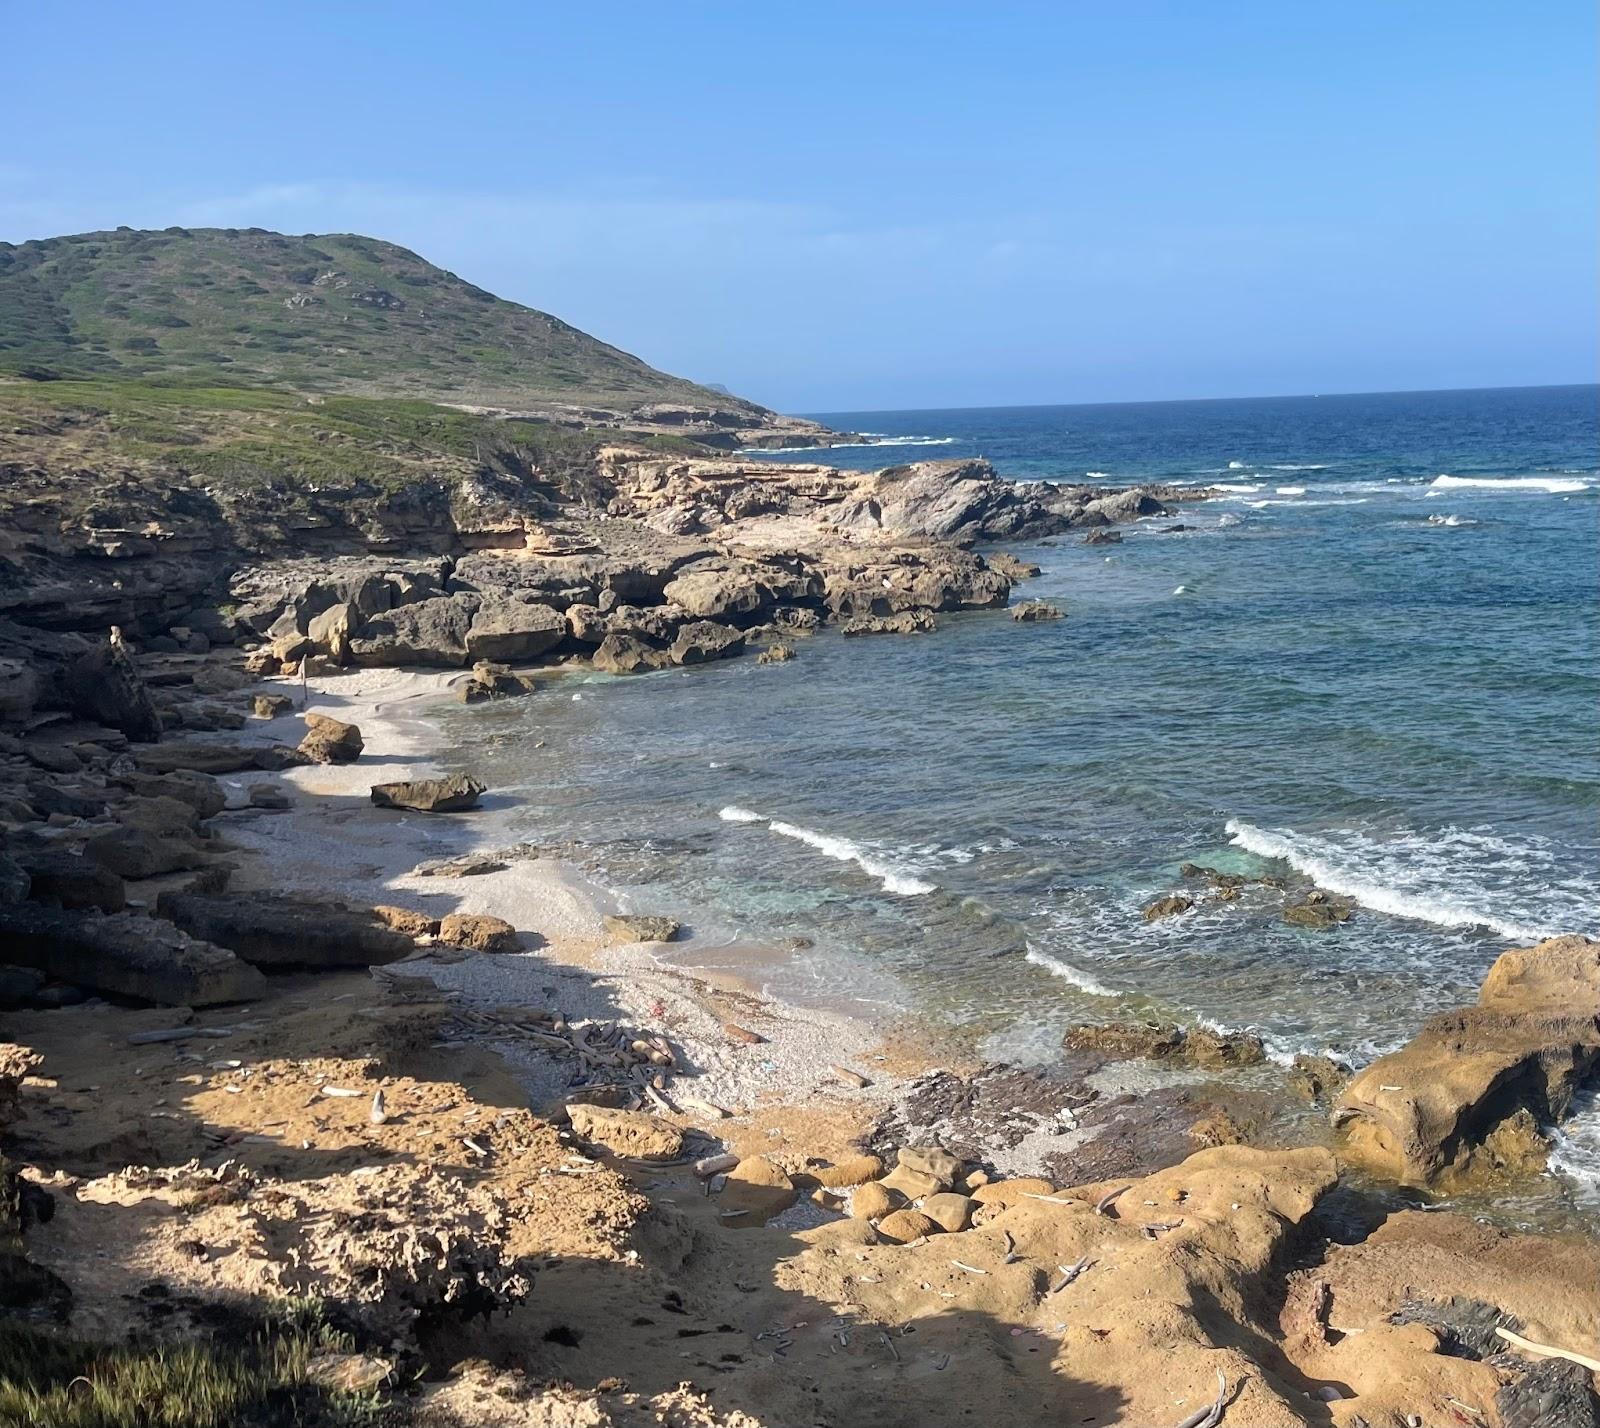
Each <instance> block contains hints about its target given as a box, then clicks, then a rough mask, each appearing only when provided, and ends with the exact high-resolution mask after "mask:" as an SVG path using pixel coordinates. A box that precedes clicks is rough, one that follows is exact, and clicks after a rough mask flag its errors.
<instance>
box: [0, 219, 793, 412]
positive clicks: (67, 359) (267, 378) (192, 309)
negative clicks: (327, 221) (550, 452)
mask: <svg viewBox="0 0 1600 1428" xmlns="http://www.w3.org/2000/svg"><path fill="white" fill-rule="evenodd" d="M0 373H11V374H17V375H26V376H34V377H40V378H49V377H52V376H59V377H80V378H81V377H93V376H101V375H106V376H115V377H119V378H122V379H130V378H133V379H141V380H144V381H146V382H151V381H154V382H176V383H180V384H183V385H185V386H188V387H191V388H193V387H205V386H223V385H226V386H259V385H267V386H275V387H287V388H301V389H305V390H310V391H321V392H346V393H352V394H365V395H374V396H397V395H405V396H408V397H413V398H415V397H421V398H426V399H429V400H432V401H435V402H447V403H459V404H463V405H477V406H493V407H500V408H509V409H524V408H536V407H539V406H542V405H548V404H560V405H563V406H568V407H571V406H596V407H604V408H616V409H623V410H633V409H636V408H637V407H639V406H640V405H642V404H648V403H657V402H661V403H672V404H681V405H688V406H699V407H704V406H715V407H721V408H723V409H725V410H726V409H730V408H731V409H734V410H737V411H743V412H748V413H749V414H750V415H751V417H752V419H754V420H759V419H760V417H761V416H763V415H764V411H763V409H762V408H760V407H757V406H754V405H753V404H751V403H748V402H743V401H740V400H739V399H737V398H730V397H728V396H726V395H724V394H721V393H717V392H713V391H711V390H709V389H708V388H705V387H701V386H698V385H696V384H695V383H693V382H688V381H684V380H683V379H681V378H678V377H673V376H669V375H668V374H666V373H664V372H658V371H656V370H655V369H654V368H653V367H650V366H649V365H647V364H646V363H644V362H642V361H640V360H639V359H638V358H637V357H633V356H630V355H629V354H628V353H626V352H622V351H619V350H618V349H617V348H615V347H611V346H608V345H607V344H606V343H604V342H601V341H599V340H598V339H596V338H593V337H590V336H589V335H588V334H587V333H584V332H580V331H579V330H578V329H577V328H575V327H572V326H570V325H569V324H567V323H565V322H562V321H561V320H560V319H559V318H556V317H552V316H550V315H549V314H548V313H543V312H538V311H535V310H534V309H532V308H527V307H523V306H521V305H520V304H518V303H514V302H507V301H506V300H505V299H503V298H498V297H495V296H494V295H493V294H492V293H488V292H485V291H484V290H483V289H482V288H478V287H474V286H473V285H472V284H471V283H468V282H465V281H463V280H462V279H461V278H458V277H456V276H455V274H453V273H448V272H445V271H444V270H443V269H442V268H436V267H434V266H433V265H432V264H431V263H428V262H426V261H424V260H423V259H422V258H419V257H418V256H417V255H416V254H415V253H411V252H408V251H407V250H406V249H404V248H400V247H396V246H395V245H394V244H392V243H384V242H380V241H379V240H377V239H374V238H363V237H360V236H357V235H354V234H347V233H340V234H327V235H320V236H319V235H313V234H307V235H304V236H301V237H290V236H286V235H284V234H279V233H269V232H267V231H266V230H264V229H260V228H244V229H238V228H197V229H186V228H167V229H162V230H160V231H159V232H147V231H136V230H134V229H131V228H119V229H117V230H115V231H114V232H108V233H83V234H76V235H73V236H71V237H63V238H46V239H41V240H35V241H30V242H27V243H20V244H11V243H0Z"/></svg>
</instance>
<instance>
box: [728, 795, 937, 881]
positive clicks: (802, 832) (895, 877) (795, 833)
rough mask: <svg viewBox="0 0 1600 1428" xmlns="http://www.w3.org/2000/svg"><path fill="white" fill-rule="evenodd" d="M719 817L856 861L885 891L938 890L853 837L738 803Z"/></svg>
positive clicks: (843, 860)
mask: <svg viewBox="0 0 1600 1428" xmlns="http://www.w3.org/2000/svg"><path fill="white" fill-rule="evenodd" d="M717 816H718V817H719V818H721V819H722V820H723V822H725V823H765V824H766V825H767V830H768V832H771V833H776V834H777V835H778V836H779V837H780V838H793V839H794V840H795V841H796V842H798V843H804V844H805V845H806V847H808V848H814V849H815V850H816V851H817V852H819V853H821V854H822V855H823V856H824V857H825V858H832V859H833V860H834V861H835V862H839V863H854V864H855V865H856V866H857V867H858V868H860V869H861V871H862V872H864V873H865V874H867V876H868V877H873V878H877V879H878V882H879V884H880V886H881V887H882V888H883V890H884V891H885V892H887V893H894V894H895V895H896V896H897V897H921V896H923V895H924V894H925V893H931V892H937V891H938V887H937V886H936V885H935V884H933V883H930V882H926V881H924V880H923V879H922V878H919V877H917V876H916V875H915V872H914V870H911V869H908V868H905V867H896V866H895V865H894V864H892V863H889V862H886V861H885V860H884V859H882V858H880V857H878V856H876V855H875V854H874V853H873V852H872V851H871V850H870V849H868V848H866V847H864V846H863V845H862V844H860V843H855V842H852V841H851V840H850V839H849V838H837V837H835V836H834V835H833V834H831V833H818V832H817V831H816V830H815V829H814V828H802V827H801V826H800V825H799V824H798V823H785V822H784V821H783V820H782V819H779V818H768V817H767V816H766V815H765V814H761V813H753V812H751V811H750V809H748V808H741V807H739V805H738V804H736V803H730V804H729V805H728V806H727V807H726V808H723V809H721V810H719V812H718V814H717Z"/></svg>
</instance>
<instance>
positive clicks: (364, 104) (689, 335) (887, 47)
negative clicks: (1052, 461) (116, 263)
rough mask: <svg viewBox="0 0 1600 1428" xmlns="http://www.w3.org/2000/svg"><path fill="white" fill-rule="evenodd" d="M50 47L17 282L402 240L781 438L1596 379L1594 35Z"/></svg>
mask: <svg viewBox="0 0 1600 1428" xmlns="http://www.w3.org/2000/svg"><path fill="white" fill-rule="evenodd" d="M11 30H12V35H13V43H14V46H15V51H16V53H17V54H19V55H25V56H27V63H26V64H25V65H22V66H20V67H19V68H20V73H19V74H18V75H17V76H16V77H15V78H14V82H13V95H14V99H13V104H14V107H15V108H16V110H17V111H18V112H20V113H34V114H39V115H45V114H48V115H49V116H50V122H49V123H47V124H40V125H38V126H36V128H35V130H34V132H32V133H31V134H30V136H29V140H28V143H27V144H26V145H18V146H13V149H12V152H11V154H10V156H9V157H8V158H7V160H6V161H5V162H4V163H0V238H5V239H9V240H13V241H22V240H25V239H27V238H31V237H47V236H53V235H56V234H61V233H71V232H83V231H87V230H93V229H99V228H114V227H116V226H118V225H120V224H128V225H131V226H133V227H145V228H161V227H167V226H169V225H172V224H181V225H183V226H189V227H194V226H204V225H216V226H223V227H248V226H260V227H264V228H270V229H278V230H281V231H287V232H292V233H300V232H327V231H330V230H333V231H350V232H360V233H366V234H370V235H372V236H374V237H379V238H384V239H387V240H389V241H392V242H396V243H400V244H403V245H404V246H406V247H408V248H411V249H413V250H415V251H416V252H418V253H420V254H421V255H422V256H423V257H425V258H426V259H428V260H429V261H431V262H434V263H437V264H439V265H440V266H442V267H445V268H448V269H450V270H451V271H453V272H456V273H459V274H460V275H461V276H463V277H464V278H466V279H468V280H469V281H472V282H474V283H477V284H478V285H480V286H483V287H486V288H488V289H490V290H491V291H494V292H496V293H498V294H500V295H501V296H504V297H507V298H511V299H513V300H515V301H518V302H522V303H525V304H527V305H529V306H531V307H534V308H538V309H541V310H543V311H547V312H551V313H554V314H556V315H557V316H559V317H561V318H563V319H564V320H566V321H568V322H571V323H573V324H575V325H577V326H578V327H580V328H582V329H583V330H585V331H587V332H590V333H593V334H594V335H596V336H597V337H600V338H601V339H603V340H604V341H606V342H609V343H612V344H614V345H616V346H618V347H621V348H623V349H625V350H627V351H629V352H633V353H636V354H637V355H639V356H640V357H642V358H644V359H645V360H646V361H648V362H650V363H651V364H652V365H654V366H657V367H659V368H662V369H663V370H665V371H668V372H672V373H676V374H678V375H682V376H685V377H690V378H693V379H695V380H698V381H701V382H708V383H719V384H722V385H725V386H727V387H728V388H729V389H730V390H732V391H734V392H737V393H739V394H740V395H742V396H747V397H750V398H752V399H754V400H756V401H759V402H762V403H764V404H766V405H769V406H772V407H775V408H777V409H779V410H784V411H818V410H821V411H842V410H849V409H854V410H907V409H915V408H922V409H940V408H953V407H974V406H992V405H997V404H1007V405H1057V404H1091V405H1092V404H1096V403H1102V402H1111V401H1118V402H1122V401H1128V402H1132V401H1173V400H1210V399H1223V398H1218V397H1217V396H1216V394H1218V393H1225V394H1227V395H1229V396H1250V395H1272V394H1307V393H1317V392H1327V393H1333V392H1351V393H1354V392H1367V391H1385V390H1462V389H1472V388H1493V387H1514V386H1542V385H1566V384H1571V383H1573V382H1574V381H1577V380H1582V374H1593V373H1594V372H1595V370H1596V367H1597V364H1600V346H1597V341H1596V324H1595V321H1594V317H1595V309H1596V306H1597V289H1596V274H1595V265H1594V262H1593V253H1594V251H1595V249H1596V247H1597V246H1600V222H1597V215H1596V202H1595V193H1594V185H1593V183H1592V175H1591V165H1592V152H1591V141H1590V136H1591V135H1592V133H1593V132H1594V130H1595V127H1596V117H1597V105H1596V87H1595V81H1594V76H1593V74H1592V72H1591V67H1590V56H1591V54H1592V52H1593V49H1594V44H1595V38H1596V21H1595V14H1594V11H1593V8H1592V6H1591V5H1589V4H1588V3H1581V4H1580V3H1578V0H1551V3H1549V4H1546V5H1541V6H1538V7H1534V8H1532V9H1524V10H1521V11H1516V12H1513V11H1512V10H1511V9H1509V8H1507V7H1504V6H1502V5H1499V4H1495V3H1491V2H1490V0H1462V3H1459V4H1456V5H1452V6H1450V7H1448V9H1446V8H1445V7H1428V6H1424V7H1396V6H1391V5H1387V4H1383V3H1380V0H1355V2H1354V3H1352V4H1350V5H1347V6H1343V7H1339V8H1338V9H1337V10H1326V11H1314V10H1312V9H1311V8H1309V7H1283V6H1281V5H1271V4H1268V3H1266V0H1238V3H1236V4H1234V5H1231V6H1229V7H1226V9H1217V8H1213V7H1206V8H1205V9H1204V10H1201V9H1200V8H1198V7H1192V6H1185V5H1182V4H1178V3H1176V0H1147V3H1144V4H1141V5H1140V6H1137V7H1118V8H1116V9H1114V10H1112V9H1101V8H1090V7H1074V6H1058V5H1048V6H1047V5H1039V4H1031V3H1013V4H1008V5H1003V6H1001V7H998V9H995V10H991V11H989V12H986V13H985V15H984V17H983V20H982V22H981V23H979V22H977V21H975V20H974V19H973V18H972V15H971V12H970V10H969V9H968V8H967V7H965V6H957V5H950V4H940V3H937V0H935V3H931V4H919V5H917V6H915V7H911V6H909V5H905V4H899V3H892V4H885V5H882V6H877V7H870V8H868V9H866V10H863V9H861V8H860V7H846V6H843V5H839V4H837V3H827V0H825V2H824V3H820V4H818V5H815V6H811V7H808V8H807V9H806V11H805V12H804V14H799V13H794V14H789V13H784V12H781V11H774V12H761V11H755V12H753V11H752V10H751V9H750V7H741V6H736V5H733V4H731V3H726V0H708V3H706V4H704V5H701V6H697V7H695V9H694V10H693V12H692V13H682V14H680V13H676V12H658V11H652V10H648V9H645V8H644V7H638V8H634V7H620V8H619V9H618V10H616V11H613V12H607V13H603V14H587V13H585V14H579V13H573V12H562V11H549V12H546V11H543V10H538V9H529V8H527V7H522V6H516V5H512V4H510V3H508V0H485V3H482V4H480V5H477V6H474V7H471V9H470V10H469V11H467V12H466V13H464V14H462V15H458V16H454V17H452V20H451V23H450V24H449V25H441V24H439V23H438V13H437V11H436V10H435V9H434V8H432V7H426V6H422V5H420V4H417V3H415V0H399V3H396V4H394V5H392V6H388V7H385V8H384V9H383V10H382V11H381V12H374V11H361V12H359V13H358V12H356V11H353V10H344V9H341V7H333V8H331V9H329V8H327V7H314V6H310V5H305V4H301V3H289V4H286V5H284V6H282V7H279V8H278V9H277V10H275V11H274V13H273V19H272V23H271V24H266V23H263V22H262V21H261V20H260V18H259V17H258V16H255V15H252V14H250V13H248V12H233V11H228V10H225V9H224V10H218V9H217V8H216V7H207V6H203V5H200V4H198V3H194V0H179V3H174V4H172V5H169V6H164V7H162V8H161V9H160V10H159V11H158V12H156V13H153V14H152V13H149V12H144V11H134V10H127V9H126V8H124V7H117V6H112V5H109V4H106V3H104V0H93V2H92V3H89V4H87V5H86V6H84V7H79V8H78V9H76V10H74V11H72V12H71V13H70V14H69V13H68V12H64V11H59V10H58V11H55V12H49V11H45V10H37V9H35V10H31V11H19V12H18V13H17V14H16V15H15V16H13V19H12V27H11ZM465 76H470V77H471V79H470V87H468V86H467V82H466V80H465V78H464V77H465ZM64 93H70V94H71V95H72V102H71V103H70V104H68V105H63V104H62V103H61V102H60V99H61V96H62V94H64Z"/></svg>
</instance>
